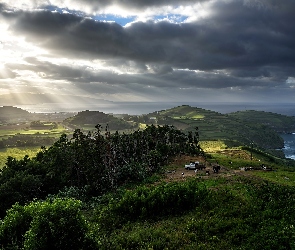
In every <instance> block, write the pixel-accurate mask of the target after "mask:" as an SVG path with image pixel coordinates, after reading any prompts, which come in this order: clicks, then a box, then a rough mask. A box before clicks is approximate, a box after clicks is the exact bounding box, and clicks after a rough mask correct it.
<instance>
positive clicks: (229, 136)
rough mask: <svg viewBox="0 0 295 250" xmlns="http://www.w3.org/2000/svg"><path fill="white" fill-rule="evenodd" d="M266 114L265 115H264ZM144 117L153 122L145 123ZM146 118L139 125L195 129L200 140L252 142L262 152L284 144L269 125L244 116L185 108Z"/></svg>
mask: <svg viewBox="0 0 295 250" xmlns="http://www.w3.org/2000/svg"><path fill="white" fill-rule="evenodd" d="M266 115H268V113H266V112H265V116H266ZM146 116H147V117H149V118H151V117H152V118H153V119H150V120H148V119H147V117H146ZM146 116H145V117H143V118H144V119H143V120H142V122H146V123H148V124H149V123H156V124H158V125H161V124H170V125H173V126H175V127H177V128H178V129H181V130H184V131H193V130H195V128H196V127H198V129H199V131H200V133H199V136H200V140H201V141H210V140H227V141H232V142H236V143H237V144H239V145H241V144H245V145H250V144H251V143H254V144H255V145H256V146H257V147H259V148H264V149H278V148H282V147H283V143H284V142H283V139H282V138H281V137H280V136H279V135H278V134H277V133H276V131H275V130H274V128H273V126H270V125H269V124H265V123H262V122H260V121H257V120H255V119H254V118H252V119H247V118H246V119H244V118H245V116H242V117H240V116H238V115H234V114H229V115H228V114H221V113H218V112H215V111H210V110H205V109H202V108H196V107H191V106H188V105H183V106H179V107H175V108H171V109H167V110H161V111H158V112H153V113H150V114H148V115H146ZM249 116H251V114H249ZM279 118H280V116H279V115H278V118H277V121H278V122H279V121H281V123H280V124H283V123H284V120H286V119H288V117H286V116H281V119H282V120H279ZM261 121H263V119H261ZM277 124H278V123H277ZM288 124H290V125H288ZM288 124H287V126H286V127H285V129H287V128H288V129H289V130H292V127H291V123H288ZM277 128H278V126H277ZM294 130H295V129H294Z"/></svg>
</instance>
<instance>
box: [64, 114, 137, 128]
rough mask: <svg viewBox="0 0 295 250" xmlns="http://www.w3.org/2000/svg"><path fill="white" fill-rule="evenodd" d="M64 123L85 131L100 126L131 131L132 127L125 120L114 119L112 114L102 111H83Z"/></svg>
mask: <svg viewBox="0 0 295 250" xmlns="http://www.w3.org/2000/svg"><path fill="white" fill-rule="evenodd" d="M64 123H66V124H68V125H69V126H73V127H78V128H85V129H94V127H95V125H97V124H100V125H102V126H106V125H108V126H109V129H110V130H121V129H130V128H132V125H131V124H130V123H128V122H126V121H124V120H123V119H120V118H117V117H114V116H113V115H110V114H105V113H103V112H100V111H89V110H85V111H81V112H78V114H77V115H75V116H73V117H70V118H67V119H65V120H64Z"/></svg>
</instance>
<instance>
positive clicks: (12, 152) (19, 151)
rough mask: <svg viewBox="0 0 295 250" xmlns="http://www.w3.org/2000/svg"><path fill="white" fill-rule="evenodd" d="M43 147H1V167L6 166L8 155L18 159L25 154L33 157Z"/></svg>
mask: <svg viewBox="0 0 295 250" xmlns="http://www.w3.org/2000/svg"><path fill="white" fill-rule="evenodd" d="M40 148H41V147H25V148H4V149H0V169H1V168H3V167H4V166H5V162H6V160H7V157H8V156H11V157H13V158H16V159H18V160H19V159H22V158H24V156H25V155H28V156H29V157H33V156H35V155H36V154H37V152H38V151H39V150H40Z"/></svg>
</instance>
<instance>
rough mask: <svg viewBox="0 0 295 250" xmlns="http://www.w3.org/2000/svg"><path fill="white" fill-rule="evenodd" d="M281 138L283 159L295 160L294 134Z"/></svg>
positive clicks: (282, 135) (284, 135)
mask: <svg viewBox="0 0 295 250" xmlns="http://www.w3.org/2000/svg"><path fill="white" fill-rule="evenodd" d="M281 137H282V138H283V139H284V148H283V152H284V153H285V157H286V158H290V159H293V160H295V133H292V134H281Z"/></svg>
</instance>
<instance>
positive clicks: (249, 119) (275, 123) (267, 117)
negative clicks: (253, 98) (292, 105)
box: [228, 110, 295, 133]
mask: <svg viewBox="0 0 295 250" xmlns="http://www.w3.org/2000/svg"><path fill="white" fill-rule="evenodd" d="M228 116H229V117H232V118H235V119H240V120H242V121H244V122H246V123H252V124H253V123H254V124H255V123H256V124H263V125H266V126H268V127H271V128H273V129H274V130H275V131H277V132H279V133H290V132H294V131H295V117H294V116H286V115H281V114H276V113H271V112H264V111H255V110H247V111H239V112H234V113H230V114H228Z"/></svg>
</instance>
